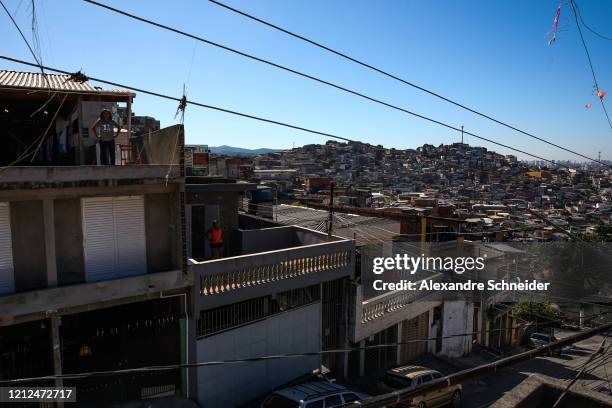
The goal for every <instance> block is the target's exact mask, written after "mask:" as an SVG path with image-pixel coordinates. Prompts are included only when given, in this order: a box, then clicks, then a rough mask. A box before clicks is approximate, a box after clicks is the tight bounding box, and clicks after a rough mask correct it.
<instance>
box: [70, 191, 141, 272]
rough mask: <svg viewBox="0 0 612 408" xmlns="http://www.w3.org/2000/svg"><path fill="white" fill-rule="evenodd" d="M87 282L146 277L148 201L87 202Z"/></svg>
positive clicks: (104, 199)
mask: <svg viewBox="0 0 612 408" xmlns="http://www.w3.org/2000/svg"><path fill="white" fill-rule="evenodd" d="M82 208H83V210H82V211H83V237H84V240H83V245H84V254H85V279H86V281H88V282H93V281H99V280H107V279H114V278H119V277H124V276H133V275H141V274H144V273H146V267H147V263H146V243H145V224H144V198H143V197H142V196H129V197H95V198H83V199H82Z"/></svg>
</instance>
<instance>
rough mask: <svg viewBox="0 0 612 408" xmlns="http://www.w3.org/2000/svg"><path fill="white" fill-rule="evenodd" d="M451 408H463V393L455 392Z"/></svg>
mask: <svg viewBox="0 0 612 408" xmlns="http://www.w3.org/2000/svg"><path fill="white" fill-rule="evenodd" d="M451 406H452V407H453V408H459V407H460V406H461V391H455V392H454V393H453V399H452V400H451Z"/></svg>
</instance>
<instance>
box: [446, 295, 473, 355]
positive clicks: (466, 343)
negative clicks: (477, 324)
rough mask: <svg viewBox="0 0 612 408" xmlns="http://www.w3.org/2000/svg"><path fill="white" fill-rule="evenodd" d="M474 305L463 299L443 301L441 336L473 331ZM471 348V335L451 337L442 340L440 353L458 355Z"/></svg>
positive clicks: (467, 351)
mask: <svg viewBox="0 0 612 408" xmlns="http://www.w3.org/2000/svg"><path fill="white" fill-rule="evenodd" d="M473 315H474V307H473V305H472V303H471V302H466V301H464V300H453V301H445V302H444V307H443V312H442V319H443V323H442V336H443V337H446V336H452V335H457V334H461V333H468V332H473V331H474V328H473V327H472V326H473V320H472V319H473ZM471 350H472V336H462V337H453V338H448V339H444V340H442V350H441V351H440V354H443V355H445V356H447V357H460V356H463V355H465V354H468V353H469V352H470V351H471Z"/></svg>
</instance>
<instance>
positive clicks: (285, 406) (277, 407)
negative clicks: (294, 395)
mask: <svg viewBox="0 0 612 408" xmlns="http://www.w3.org/2000/svg"><path fill="white" fill-rule="evenodd" d="M299 406H300V404H299V403H298V402H295V401H291V400H290V399H289V398H287V397H283V396H282V395H278V394H272V395H271V396H269V397H268V399H267V400H265V401H264V403H263V404H262V407H264V408H299Z"/></svg>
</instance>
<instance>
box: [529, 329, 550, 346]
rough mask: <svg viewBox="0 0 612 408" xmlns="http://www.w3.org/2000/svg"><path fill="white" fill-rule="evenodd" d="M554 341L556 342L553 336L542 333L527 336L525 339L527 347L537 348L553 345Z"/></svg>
mask: <svg viewBox="0 0 612 408" xmlns="http://www.w3.org/2000/svg"><path fill="white" fill-rule="evenodd" d="M555 341H557V338H556V337H555V336H551V335H549V334H543V333H531V334H530V335H529V338H528V339H527V347H529V348H538V347H542V346H547V345H549V344H550V343H554V342H555Z"/></svg>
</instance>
